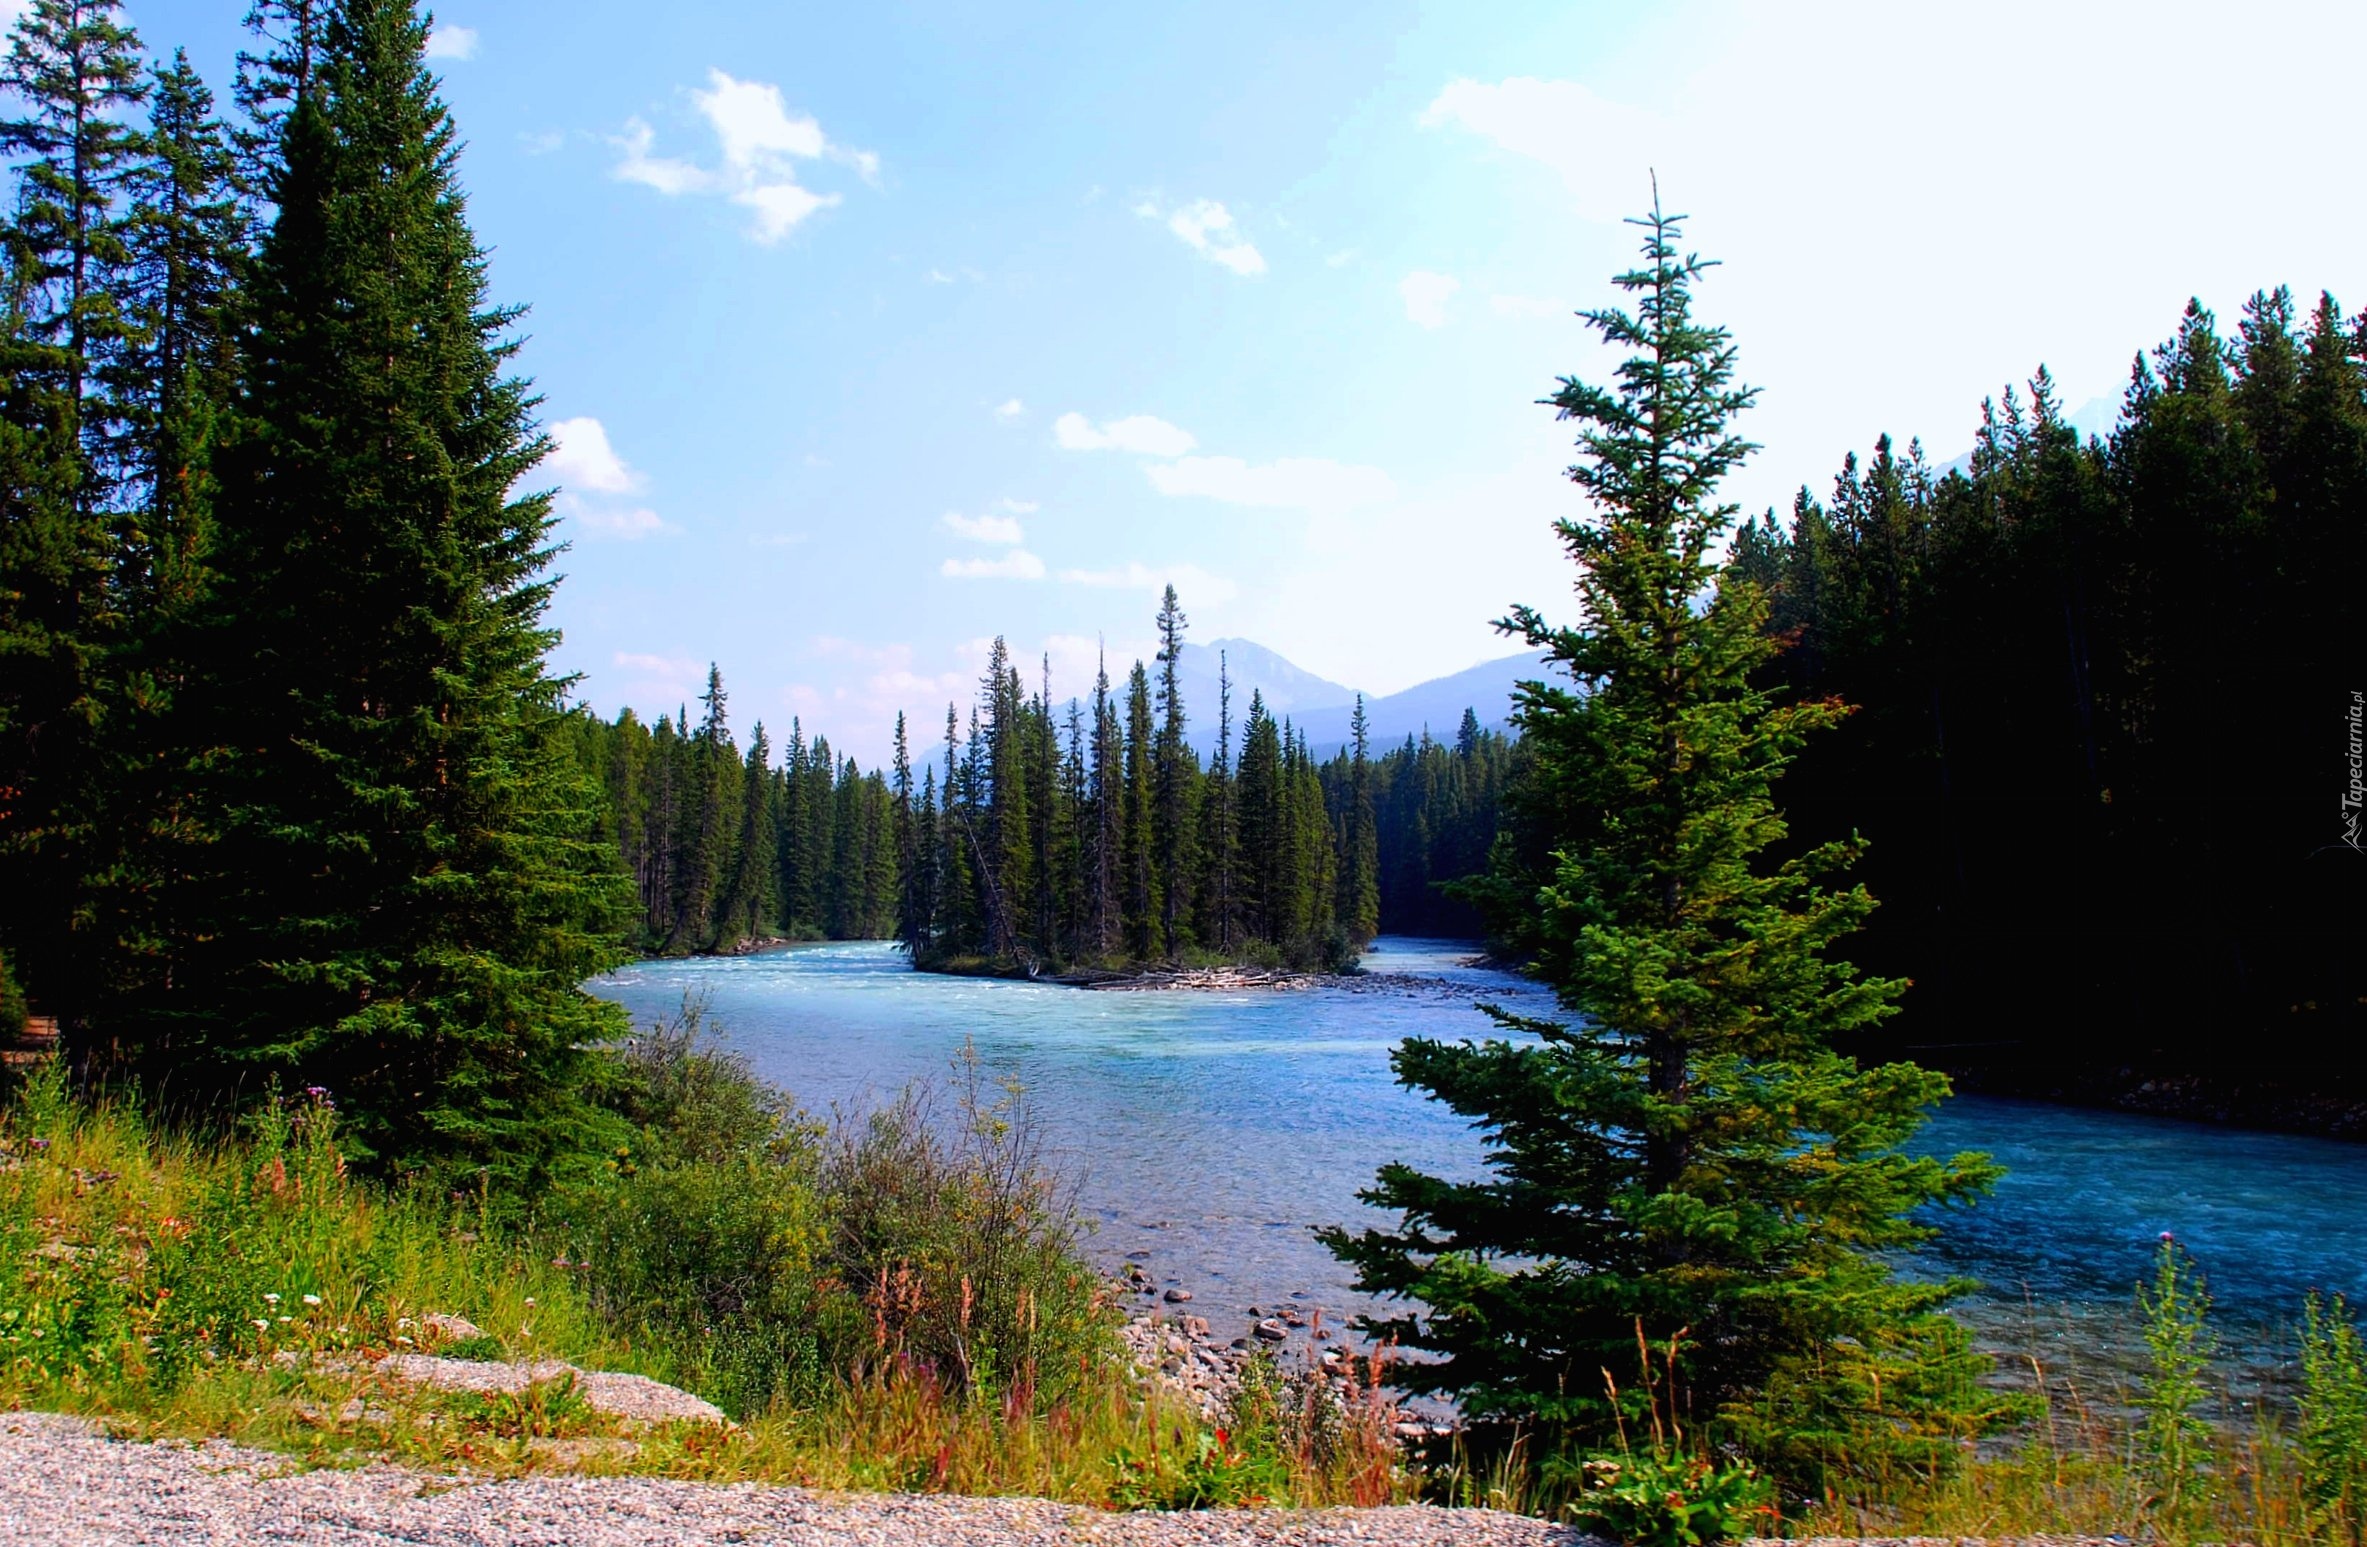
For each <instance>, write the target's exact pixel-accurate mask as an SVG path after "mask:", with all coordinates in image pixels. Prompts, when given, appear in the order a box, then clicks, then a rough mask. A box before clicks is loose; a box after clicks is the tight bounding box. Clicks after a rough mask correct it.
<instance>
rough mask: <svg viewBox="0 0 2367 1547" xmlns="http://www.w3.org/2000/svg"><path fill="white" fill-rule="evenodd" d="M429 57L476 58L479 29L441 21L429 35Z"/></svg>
mask: <svg viewBox="0 0 2367 1547" xmlns="http://www.w3.org/2000/svg"><path fill="white" fill-rule="evenodd" d="M427 57H428V58H430V59H474V58H476V57H477V29H476V28H474V27H455V26H454V25H452V23H450V22H445V21H440V22H437V23H436V25H435V28H434V30H432V31H430V32H429V33H428V35H427Z"/></svg>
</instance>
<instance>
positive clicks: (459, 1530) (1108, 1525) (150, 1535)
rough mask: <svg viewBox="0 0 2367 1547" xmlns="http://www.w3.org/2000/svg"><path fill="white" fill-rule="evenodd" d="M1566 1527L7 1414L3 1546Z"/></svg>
mask: <svg viewBox="0 0 2367 1547" xmlns="http://www.w3.org/2000/svg"><path fill="white" fill-rule="evenodd" d="M1587 1541H1588V1539H1587V1538H1585V1537H1583V1536H1581V1535H1579V1534H1578V1533H1577V1532H1575V1531H1573V1530H1570V1529H1569V1528H1568V1527H1563V1526H1553V1525H1548V1524H1547V1523H1545V1522H1544V1521H1541V1520H1529V1519H1524V1518H1522V1517H1521V1516H1518V1515H1506V1514H1500V1513H1496V1512H1494V1511H1490V1510H1479V1509H1440V1508H1437V1507H1435V1506H1430V1505H1401V1506H1396V1507H1392V1508H1387V1509H1335V1510H1199V1511H1190V1512H1183V1513H1176V1514H1142V1515H1117V1514H1106V1513H1103V1512H1101V1511H1098V1510H1091V1509H1085V1508H1081V1507H1079V1506H1076V1505H1072V1504H1055V1503H1052V1502H1050V1501H1049V1500H1045V1499H978V1498H964V1497H960V1496H958V1495H952V1494H892V1493H877V1494H864V1493H848V1494H821V1493H815V1492H811V1491H809V1490H807V1489H803V1488H770V1487H759V1486H755V1485H751V1484H735V1485H731V1486H722V1485H718V1484H713V1483H692V1482H675V1481H672V1480H669V1479H665V1478H656V1477H582V1476H531V1477H520V1478H511V1479H506V1480H501V1481H489V1480H485V1479H482V1478H476V1477H470V1476H467V1475H450V1474H442V1475H439V1474H434V1473H428V1472H421V1471H416V1470H413V1469H410V1468H407V1467H397V1466H390V1465H386V1464H383V1463H381V1464H376V1465H371V1466H365V1467H360V1468H355V1469H351V1470H345V1469H338V1468H321V1469H318V1470H314V1471H304V1470H301V1469H298V1468H294V1467H291V1466H290V1465H289V1464H288V1458H287V1457H285V1456H275V1455H271V1454H269V1453H267V1452H264V1451H257V1450H247V1449H244V1448H241V1447H239V1446H234V1445H229V1444H225V1443H223V1442H222V1441H219V1440H213V1441H208V1442H207V1443H205V1444H203V1445H187V1444H180V1443H173V1442H166V1443H160V1444H147V1443H140V1442H126V1441H120V1440H111V1439H109V1438H107V1437H106V1435H105V1434H104V1433H103V1432H102V1431H101V1430H100V1428H99V1427H98V1426H97V1425H96V1424H93V1423H90V1422H88V1421H86V1420H83V1419H78V1418H62V1417H57V1416H55V1415H52V1414H46V1413H9V1414H0V1544H6V1547H20V1544H21V1547H80V1544H84V1543H91V1542H124V1543H133V1542H138V1543H150V1542H153V1543H180V1542H216V1543H245V1542H258V1543H263V1542H268V1543H303V1544H320V1547H331V1544H334V1547H379V1544H385V1547H395V1544H398V1543H399V1544H404V1547H550V1544H560V1543H565V1544H568V1547H656V1544H659V1543H665V1544H668V1547H721V1544H723V1543H726V1542H742V1543H753V1542H764V1543H773V1544H778V1547H846V1544H850V1543H866V1544H876V1547H1074V1544H1087V1543H1098V1544H1104V1547H1249V1544H1251V1543H1259V1544H1277V1547H1333V1544H1342V1547H1344V1544H1347V1543H1361V1544H1364V1547H1585V1544H1586V1543H1587Z"/></svg>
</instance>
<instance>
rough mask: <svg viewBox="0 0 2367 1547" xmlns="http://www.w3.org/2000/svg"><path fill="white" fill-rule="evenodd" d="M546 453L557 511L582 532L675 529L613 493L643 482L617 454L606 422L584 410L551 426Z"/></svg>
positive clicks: (625, 534) (649, 533)
mask: <svg viewBox="0 0 2367 1547" xmlns="http://www.w3.org/2000/svg"><path fill="white" fill-rule="evenodd" d="M551 442H552V445H551V454H550V456H549V457H547V458H545V459H544V462H543V466H544V467H545V468H547V469H549V471H550V473H551V474H552V476H553V477H554V478H556V479H557V480H558V483H559V497H558V499H557V500H556V501H555V502H554V506H555V508H556V509H557V511H558V513H559V514H560V515H561V516H562V517H564V518H566V519H568V520H570V521H573V522H574V523H575V524H576V525H577V526H579V527H581V528H582V529H583V530H584V531H585V532H587V533H593V534H597V535H599V536H604V537H618V538H625V539H628V540H630V539H633V538H640V537H655V536H657V535H658V534H660V533H664V532H673V531H677V530H679V528H677V527H675V526H674V525H673V524H672V523H671V522H669V521H667V520H666V519H665V518H664V517H662V516H660V515H659V514H658V513H657V512H656V511H654V510H651V509H649V508H648V507H646V506H640V505H627V504H625V503H623V502H622V501H621V499H620V498H619V497H620V496H623V495H628V494H638V493H640V492H641V490H642V488H643V487H644V486H645V485H646V484H647V483H648V480H647V479H645V478H643V477H642V476H641V474H640V472H639V471H637V470H636V469H635V468H633V467H632V466H631V465H630V464H628V463H627V462H626V461H625V459H624V458H623V457H621V456H619V455H618V454H617V450H616V447H615V446H614V445H612V444H610V442H609V439H608V427H607V426H606V425H603V424H602V423H601V422H600V421H599V420H597V419H594V418H592V417H591V416H589V415H579V416H578V417H576V418H573V419H561V420H559V421H558V422H557V423H555V424H553V425H552V426H551Z"/></svg>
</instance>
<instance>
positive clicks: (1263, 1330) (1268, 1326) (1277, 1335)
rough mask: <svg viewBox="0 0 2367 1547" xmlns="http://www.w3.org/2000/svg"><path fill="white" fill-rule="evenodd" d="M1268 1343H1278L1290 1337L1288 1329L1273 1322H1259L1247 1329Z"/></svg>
mask: <svg viewBox="0 0 2367 1547" xmlns="http://www.w3.org/2000/svg"><path fill="white" fill-rule="evenodd" d="M1249 1330H1250V1331H1252V1332H1254V1333H1256V1334H1257V1335H1258V1336H1259V1337H1261V1338H1263V1339H1264V1340H1265V1341H1267V1342H1269V1343H1279V1342H1281V1341H1282V1340H1283V1339H1284V1338H1286V1337H1289V1336H1290V1329H1289V1328H1287V1327H1285V1326H1283V1325H1282V1323H1280V1322H1278V1321H1273V1320H1267V1321H1261V1322H1259V1323H1258V1324H1257V1325H1256V1326H1254V1327H1252V1328H1250V1329H1249Z"/></svg>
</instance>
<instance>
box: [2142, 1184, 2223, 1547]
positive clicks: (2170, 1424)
mask: <svg viewBox="0 0 2367 1547" xmlns="http://www.w3.org/2000/svg"><path fill="white" fill-rule="evenodd" d="M2137 1309H2138V1311H2139V1313H2140V1314H2141V1315H2142V1317H2143V1319H2144V1324H2145V1350H2146V1355H2147V1359H2148V1363H2149V1366H2150V1369H2149V1372H2148V1375H2147V1378H2146V1380H2145V1383H2144V1386H2143V1388H2142V1390H2141V1391H2140V1392H2139V1394H2138V1403H2139V1405H2140V1407H2141V1408H2142V1409H2143V1411H2144V1414H2145V1418H2144V1422H2143V1423H2142V1424H2141V1425H2139V1427H2138V1430H2137V1449H2138V1456H2139V1460H2140V1470H2141V1471H2142V1472H2143V1473H2144V1475H2145V1477H2146V1478H2147V1480H2148V1481H2149V1482H2150V1483H2151V1484H2152V1486H2153V1488H2154V1491H2155V1493H2156V1495H2157V1497H2158V1499H2159V1502H2160V1506H2161V1509H2162V1512H2163V1513H2164V1514H2165V1515H2167V1516H2169V1517H2171V1518H2173V1519H2174V1518H2176V1517H2177V1515H2178V1514H2179V1513H2180V1511H2181V1510H2182V1509H2183V1508H2184V1507H2185V1506H2186V1505H2187V1504H2188V1503H2189V1502H2191V1501H2192V1499H2193V1496H2194V1494H2195V1492H2196V1490H2197V1489H2198V1488H2199V1487H2201V1486H2203V1485H2204V1484H2205V1482H2206V1480H2207V1477H2208V1469H2209V1462H2210V1456H2211V1449H2212V1443H2211V1442H2212V1434H2211V1426H2210V1424H2209V1423H2207V1422H2206V1421H2205V1420H2204V1418H2203V1416H2202V1406H2203V1402H2204V1400H2205V1399H2206V1398H2207V1397H2208V1396H2209V1395H2210V1390H2209V1388H2208V1387H2206V1386H2205V1385H2204V1384H2203V1376H2204V1373H2205V1372H2206V1371H2208V1370H2209V1368H2210V1364H2211V1352H2212V1347H2213V1340H2212V1337H2211V1332H2210V1328H2209V1327H2208V1325H2207V1324H2206V1318H2207V1317H2208V1316H2209V1315H2210V1310H2211V1296H2210V1291H2209V1290H2208V1289H2207V1288H2206V1287H2205V1285H2204V1283H2203V1276H2202V1273H2201V1270H2199V1269H2198V1268H2196V1267H2195V1265H2194V1259H2193V1258H2192V1257H2190V1256H2189V1255H2188V1254H2187V1252H2186V1249H2185V1248H2184V1247H2182V1246H2180V1245H2179V1244H2178V1242H2177V1241H2176V1239H2174V1238H2173V1237H2172V1236H2171V1235H2170V1233H2169V1232H2168V1231H2166V1230H2165V1231H2163V1232H2162V1238H2161V1246H2160V1248H2159V1249H2158V1250H2157V1251H2156V1252H2155V1253H2154V1259H2153V1282H2152V1284H2151V1286H2150V1287H2149V1286H2147V1285H2144V1284H2140V1285H2138V1286H2137Z"/></svg>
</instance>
